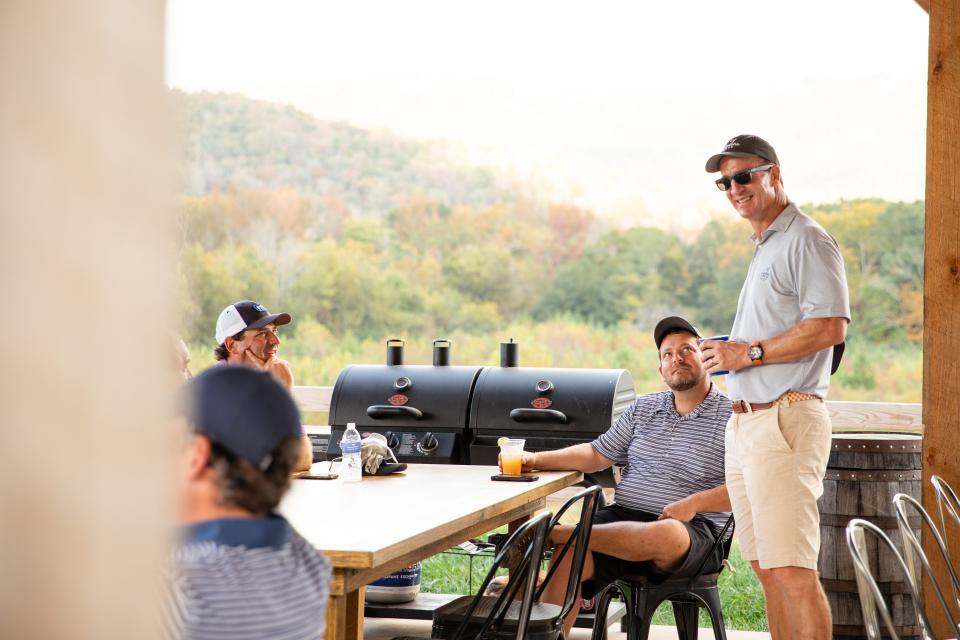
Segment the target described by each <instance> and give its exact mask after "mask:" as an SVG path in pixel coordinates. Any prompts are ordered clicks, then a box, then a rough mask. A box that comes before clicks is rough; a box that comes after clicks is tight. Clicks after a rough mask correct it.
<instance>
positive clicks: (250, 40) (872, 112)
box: [167, 0, 928, 226]
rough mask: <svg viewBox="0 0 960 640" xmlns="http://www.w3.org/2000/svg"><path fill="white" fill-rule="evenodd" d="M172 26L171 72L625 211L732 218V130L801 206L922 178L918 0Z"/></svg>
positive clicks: (501, 9)
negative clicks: (416, 141)
mask: <svg viewBox="0 0 960 640" xmlns="http://www.w3.org/2000/svg"><path fill="white" fill-rule="evenodd" d="M167 22H168V30H167V42H168V50H167V81H168V83H169V84H170V85H171V86H175V87H179V88H182V89H185V90H188V91H195V90H209V91H231V92H240V93H243V94H245V95H248V96H250V97H254V98H260V99H267V100H274V101H281V102H286V103H291V104H294V105H296V106H297V107H300V108H302V109H304V110H305V111H308V112H310V113H312V114H315V115H316V116H319V117H321V118H330V119H339V120H346V121H349V122H351V123H353V124H356V125H358V126H362V127H371V128H385V129H390V130H393V131H395V132H396V133H398V134H400V135H403V136H410V137H417V138H439V139H447V140H450V141H454V142H459V143H464V144H465V145H466V146H467V147H468V148H469V149H470V150H471V153H472V155H473V157H474V158H477V159H478V160H480V161H483V162H485V163H493V164H498V165H502V166H504V167H512V168H516V169H518V170H519V171H521V172H523V173H527V172H531V173H535V174H536V175H539V176H542V177H545V178H546V179H547V180H549V182H550V183H551V184H553V185H554V186H555V188H556V189H557V195H558V197H564V198H567V199H574V200H576V201H578V202H579V203H581V204H584V205H587V206H591V207H592V208H594V209H595V210H597V211H598V212H599V213H601V214H605V215H614V216H617V217H619V218H621V219H624V220H625V221H630V222H634V223H641V222H642V223H647V224H650V223H653V224H657V225H659V226H672V225H676V224H692V223H696V222H697V221H700V220H702V219H703V218H704V217H705V216H706V215H708V213H709V212H710V211H711V210H713V211H720V212H722V214H724V215H734V214H733V212H732V209H730V207H729V205H727V203H726V201H725V200H724V199H723V196H722V194H721V193H720V192H719V191H717V189H716V187H715V186H714V185H713V180H714V179H715V176H713V177H711V176H709V175H707V174H706V173H705V172H704V170H703V164H704V162H705V160H706V158H707V157H708V156H709V155H711V154H712V153H715V152H716V151H719V150H720V148H721V147H722V146H723V144H724V143H725V142H726V140H727V139H728V138H730V137H732V136H733V135H735V134H738V133H755V134H758V135H760V136H762V137H764V138H766V139H767V140H768V141H769V142H770V143H772V144H773V145H774V147H775V148H776V149H777V153H778V155H779V156H780V161H781V164H782V166H783V175H784V180H785V183H786V185H787V193H788V194H789V195H790V196H791V198H792V199H794V200H796V201H798V202H807V201H817V202H821V201H832V200H836V199H838V198H847V199H850V198H857V197H866V196H878V197H883V198H888V199H892V200H899V199H904V200H914V199H918V198H922V197H923V194H924V159H925V129H926V75H927V29H928V19H927V15H926V14H925V13H924V12H923V10H922V9H921V8H920V7H919V6H918V5H917V4H916V2H914V1H913V0H842V1H838V0H797V1H794V2H786V1H783V0H781V1H776V0H774V1H771V2H764V3H726V2H716V1H715V0H713V1H707V0H687V1H685V2H644V1H639V0H631V1H624V2H614V1H609V2H589V3H588V2H585V1H580V2H565V1H557V0H551V1H540V0H510V1H508V2H507V1H501V0H487V1H485V2H482V3H481V2H465V1H459V2H458V1H455V0H436V1H426V0H424V1H419V0H404V1H403V2H397V1H395V0H381V1H373V0H350V1H348V2H344V1H342V0H337V1H336V2H333V1H326V0H322V1H321V0H304V1H292V0H274V1H272V2H262V1H261V0H168V21H167Z"/></svg>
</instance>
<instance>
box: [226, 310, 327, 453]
mask: <svg viewBox="0 0 960 640" xmlns="http://www.w3.org/2000/svg"><path fill="white" fill-rule="evenodd" d="M290 320H291V317H290V314H289V313H270V312H269V311H268V310H267V308H266V307H265V306H263V305H262V304H259V303H257V302H253V301H252V300H241V301H240V302H235V303H233V304H231V305H229V306H228V307H227V308H226V309H224V310H223V311H221V312H220V317H219V318H217V332H216V340H217V347H216V348H215V349H214V350H213V355H214V356H215V357H216V358H217V365H224V364H239V365H243V366H245V367H251V368H253V369H260V370H261V371H266V372H268V373H269V374H270V375H272V376H273V377H274V378H276V379H277V380H278V381H280V383H281V384H283V386H285V387H286V388H287V390H288V391H292V390H293V372H292V371H291V370H290V364H289V363H288V362H287V361H286V360H281V359H280V358H278V357H277V352H278V350H279V349H280V337H279V336H278V335H277V327H281V326H283V325H285V324H289V323H290ZM312 463H313V447H312V446H311V444H310V438H308V437H307V435H306V434H302V438H301V451H300V457H299V458H298V459H297V465H296V468H295V471H309V470H310V465H311V464H312Z"/></svg>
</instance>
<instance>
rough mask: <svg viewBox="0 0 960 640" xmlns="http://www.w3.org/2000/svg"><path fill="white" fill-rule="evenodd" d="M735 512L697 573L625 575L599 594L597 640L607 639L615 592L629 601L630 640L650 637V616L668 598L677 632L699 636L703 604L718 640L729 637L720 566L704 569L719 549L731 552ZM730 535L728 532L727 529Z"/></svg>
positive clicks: (689, 638)
mask: <svg viewBox="0 0 960 640" xmlns="http://www.w3.org/2000/svg"><path fill="white" fill-rule="evenodd" d="M733 526H734V521H733V515H731V516H730V517H729V518H728V519H727V522H726V523H725V524H724V525H723V528H722V529H721V530H720V533H719V534H718V535H717V540H716V542H714V546H713V550H712V551H711V553H709V554H707V556H706V557H705V558H704V559H703V562H702V563H701V564H700V567H699V568H698V570H697V573H696V575H694V576H693V577H689V578H667V579H666V580H664V581H662V582H654V581H652V580H650V579H649V578H648V577H647V576H623V577H622V578H619V579H617V580H615V581H614V582H612V583H611V584H610V585H608V586H607V587H606V588H605V589H604V590H603V591H601V592H600V594H599V595H598V596H597V604H596V614H595V616H596V617H595V618H594V623H593V635H592V639H593V640H605V639H606V637H607V609H608V608H609V606H610V601H611V600H612V599H613V597H614V596H615V595H619V596H620V597H621V598H622V599H623V601H624V603H625V605H626V626H627V640H647V637H648V636H649V634H650V620H651V618H652V617H653V613H654V612H655V611H656V610H657V607H659V606H660V604H661V603H662V602H665V601H667V600H669V601H670V603H671V604H672V605H673V616H674V619H675V620H676V625H677V634H678V636H679V637H680V638H681V640H696V639H697V633H698V632H697V628H698V621H699V616H700V607H704V608H706V609H707V612H708V613H709V614H710V621H711V622H712V624H713V635H714V637H715V638H716V639H717V640H726V637H727V634H726V631H725V630H724V625H723V611H722V610H721V608H720V591H719V590H718V589H717V579H718V578H719V576H720V571H722V570H723V567H722V566H721V567H720V569H719V570H718V571H716V572H714V573H703V570H704V568H705V566H706V563H707V560H709V558H710V557H711V556H714V555H715V554H716V553H717V552H718V551H719V550H721V549H722V550H723V559H724V560H725V559H726V558H727V556H728V555H729V554H730V546H731V544H732V542H733V530H732V527H733ZM728 531H729V532H730V535H729V536H727V532H728Z"/></svg>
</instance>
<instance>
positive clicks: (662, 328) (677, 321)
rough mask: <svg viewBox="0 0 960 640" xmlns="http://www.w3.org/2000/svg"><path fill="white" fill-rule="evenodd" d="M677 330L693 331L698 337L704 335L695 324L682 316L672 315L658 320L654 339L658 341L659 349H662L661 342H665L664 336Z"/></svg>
mask: <svg viewBox="0 0 960 640" xmlns="http://www.w3.org/2000/svg"><path fill="white" fill-rule="evenodd" d="M677 331H686V332H687V333H692V334H693V335H695V336H696V337H698V338H702V337H703V336H701V335H700V332H699V331H697V328H696V327H695V326H693V325H692V324H690V323H689V322H687V321H686V320H684V319H683V318H681V317H680V316H670V317H668V318H664V319H663V320H661V321H660V322H658V323H657V326H656V327H655V328H654V330H653V341H654V342H656V343H657V350H659V349H660V343H661V342H663V339H664V338H666V337H667V336H668V335H670V334H671V333H676V332H677Z"/></svg>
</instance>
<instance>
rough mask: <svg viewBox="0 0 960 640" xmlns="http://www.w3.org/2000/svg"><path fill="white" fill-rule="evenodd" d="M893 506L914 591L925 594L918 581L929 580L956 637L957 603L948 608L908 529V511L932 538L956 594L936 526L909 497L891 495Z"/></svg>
mask: <svg viewBox="0 0 960 640" xmlns="http://www.w3.org/2000/svg"><path fill="white" fill-rule="evenodd" d="M893 506H894V507H895V510H896V515H897V525H898V526H899V528H900V537H901V538H902V539H903V557H904V560H905V563H906V566H907V569H908V570H909V573H910V578H911V581H912V583H913V588H914V590H915V591H917V592H918V593H919V594H921V597H922V595H923V594H924V593H925V590H924V588H923V585H922V584H921V581H922V580H923V578H924V577H926V578H927V580H929V583H930V586H932V587H933V593H934V595H936V596H937V600H938V601H939V602H940V606H941V607H942V608H943V612H944V613H945V614H946V615H947V620H949V621H950V622H951V623H952V625H953V628H954V630H953V632H954V633H957V634H960V603H958V602H957V601H956V599H955V598H954V600H953V603H952V605H951V604H948V602H947V600H946V598H945V597H944V595H943V590H942V589H941V588H940V584H939V582H937V580H936V578H935V577H934V573H933V569H932V568H931V567H930V562H929V561H928V560H927V555H926V554H925V553H924V551H923V546H922V545H921V544H920V539H919V538H918V537H917V535H916V534H915V533H914V532H913V529H912V528H911V527H910V512H913V513H914V514H916V515H918V516H920V524H921V526H922V527H926V530H927V533H928V534H929V535H930V536H931V537H932V539H933V541H934V543H936V545H937V548H938V549H939V550H940V555H941V557H942V558H943V561H944V563H945V564H946V565H947V574H948V576H949V578H950V584H951V587H952V589H953V592H954V593H955V594H956V593H957V592H958V591H960V580H958V579H957V572H956V570H955V569H954V568H953V566H952V565H951V564H950V554H949V552H948V551H947V548H946V545H945V544H944V542H943V538H942V537H941V536H940V532H939V531H937V527H936V525H935V524H934V522H933V519H932V518H931V517H930V514H928V513H927V511H926V509H924V508H923V505H921V504H920V503H919V502H918V501H917V499H916V498H914V497H913V496H910V495H907V494H905V493H898V494H896V495H895V496H893ZM917 603H918V605H919V606H918V608H925V607H926V605H925V603H924V602H923V600H922V599H921V600H918V601H917ZM931 635H932V631H931Z"/></svg>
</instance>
